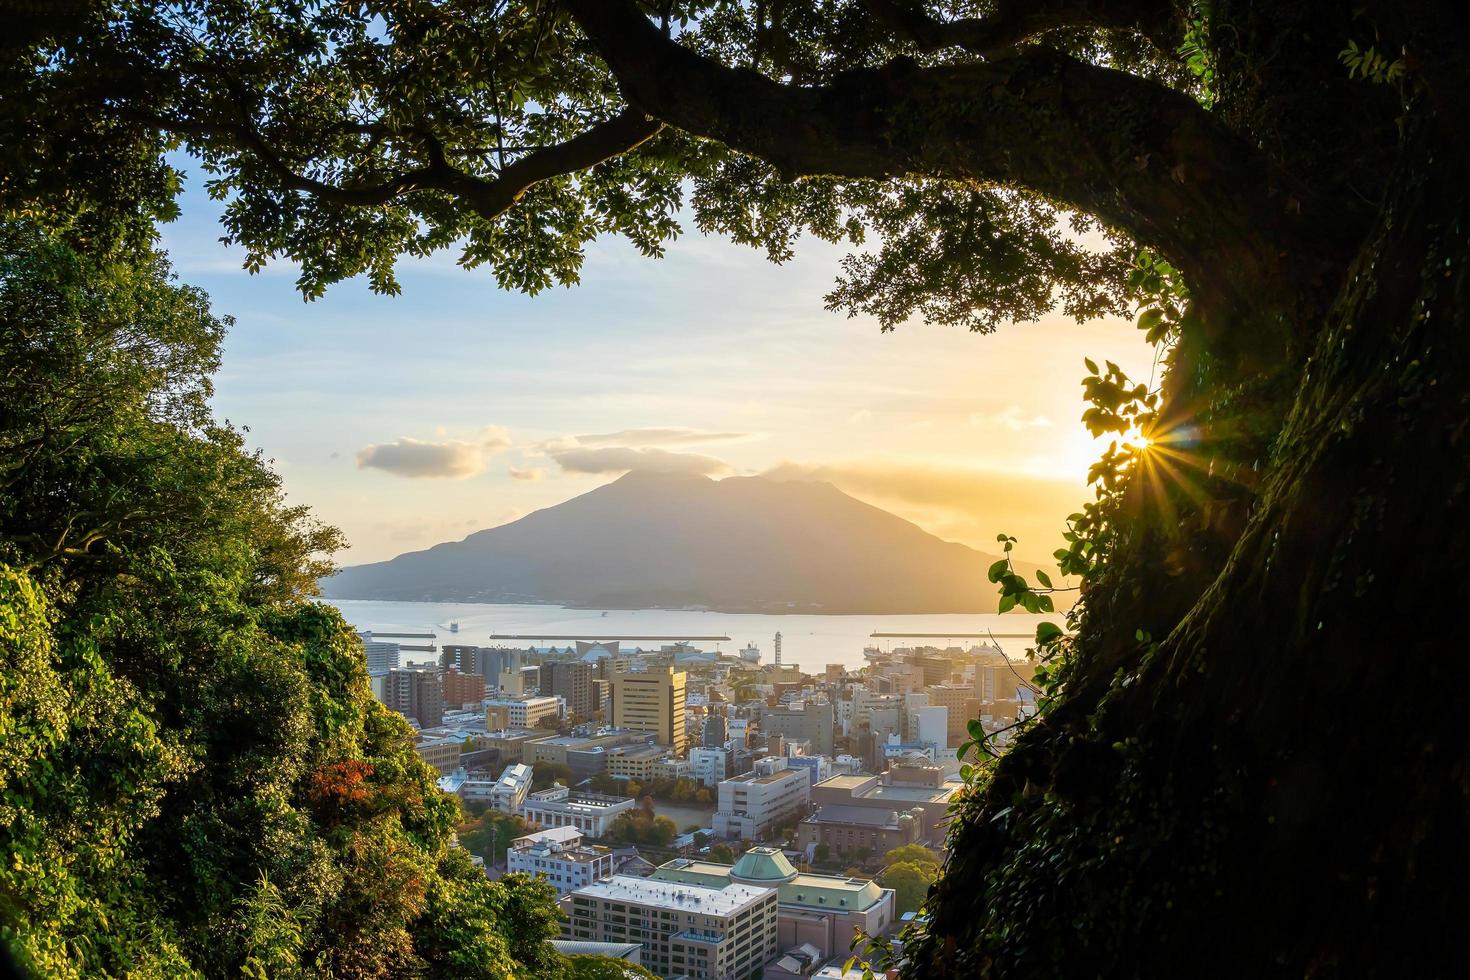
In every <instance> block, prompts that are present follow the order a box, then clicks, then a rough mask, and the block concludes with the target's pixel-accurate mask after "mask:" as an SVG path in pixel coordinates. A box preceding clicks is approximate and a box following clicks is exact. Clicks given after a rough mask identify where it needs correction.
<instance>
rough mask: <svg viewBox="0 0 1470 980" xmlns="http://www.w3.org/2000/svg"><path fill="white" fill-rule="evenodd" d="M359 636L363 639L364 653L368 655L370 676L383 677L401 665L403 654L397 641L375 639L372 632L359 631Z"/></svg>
mask: <svg viewBox="0 0 1470 980" xmlns="http://www.w3.org/2000/svg"><path fill="white" fill-rule="evenodd" d="M357 636H358V638H359V639H360V640H362V649H363V653H364V654H365V655H366V656H367V669H368V676H369V677H381V676H383V675H384V674H387V673H388V671H390V670H395V669H396V668H397V667H398V666H399V658H400V657H401V656H402V654H401V653H400V651H399V647H398V644H397V643H389V642H388V641H387V640H375V639H373V634H372V633H371V632H366V633H359V634H357Z"/></svg>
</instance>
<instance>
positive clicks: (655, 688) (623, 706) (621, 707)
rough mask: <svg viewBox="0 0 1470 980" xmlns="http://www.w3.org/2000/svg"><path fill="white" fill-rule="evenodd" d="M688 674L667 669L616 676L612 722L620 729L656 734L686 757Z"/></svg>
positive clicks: (662, 741) (614, 678)
mask: <svg viewBox="0 0 1470 980" xmlns="http://www.w3.org/2000/svg"><path fill="white" fill-rule="evenodd" d="M686 677H687V675H686V674H685V673H684V671H682V670H674V669H673V668H672V667H666V668H664V669H662V670H657V671H647V672H645V673H641V674H630V673H617V674H614V675H613V677H612V722H613V724H614V725H615V726H616V727H618V728H631V729H634V730H635V731H640V732H653V733H654V734H655V736H656V737H657V739H658V741H659V742H660V743H661V744H663V745H667V746H668V747H669V748H670V749H672V750H673V754H674V755H683V754H684V749H685V745H686V739H685V735H684V698H685V680H686Z"/></svg>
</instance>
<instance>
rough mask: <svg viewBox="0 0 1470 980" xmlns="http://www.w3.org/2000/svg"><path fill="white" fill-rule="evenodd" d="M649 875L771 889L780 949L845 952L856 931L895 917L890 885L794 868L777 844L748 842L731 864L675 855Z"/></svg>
mask: <svg viewBox="0 0 1470 980" xmlns="http://www.w3.org/2000/svg"><path fill="white" fill-rule="evenodd" d="M652 877H653V878H655V879H658V880H661V881H672V882H680V883H683V884H689V885H703V886H705V887H708V888H723V887H725V886H726V885H730V884H737V885H747V886H754V887H759V888H774V889H775V890H776V891H777V893H778V894H777V901H778V905H777V914H776V926H777V935H778V942H777V946H778V948H780V949H790V948H792V947H795V946H800V945H801V944H803V943H806V944H808V945H811V946H813V947H815V948H816V949H817V950H818V951H820V953H821V955H822V956H823V957H829V956H835V955H837V954H838V953H846V952H847V951H848V949H849V944H850V943H851V942H852V936H853V932H854V931H855V930H858V929H861V930H863V931H864V932H866V933H868V934H870V935H882V934H883V933H885V932H887V931H888V930H889V929H890V928H891V927H892V926H893V924H894V922H895V919H896V916H897V913H896V911H895V903H894V895H893V890H892V889H891V888H883V887H881V886H880V885H879V884H878V883H877V882H875V881H872V880H871V879H868V878H848V877H845V876H842V875H821V874H809V873H807V872H803V871H798V870H797V868H796V866H795V865H793V864H792V863H791V861H790V860H788V859H787V857H786V855H785V854H784V853H782V851H781V850H780V849H779V848H775V847H752V848H751V849H750V850H748V851H746V852H745V853H744V854H743V855H741V856H740V860H738V861H736V862H735V865H734V867H731V866H730V865H728V864H715V863H713V862H711V861H691V860H687V859H685V858H679V859H676V860H673V861H670V862H668V863H667V864H664V865H661V866H660V867H659V869H658V870H657V871H655V872H654V873H653V875H652Z"/></svg>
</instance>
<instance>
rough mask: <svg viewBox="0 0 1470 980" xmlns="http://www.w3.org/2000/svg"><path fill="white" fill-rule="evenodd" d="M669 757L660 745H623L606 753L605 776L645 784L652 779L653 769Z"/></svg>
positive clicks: (667, 751) (666, 750) (665, 749)
mask: <svg viewBox="0 0 1470 980" xmlns="http://www.w3.org/2000/svg"><path fill="white" fill-rule="evenodd" d="M668 757H669V750H668V749H667V748H665V747H664V746H662V745H624V746H620V747H619V748H615V749H610V750H608V752H607V774H608V775H609V776H622V777H626V778H628V779H636V780H638V782H640V783H647V782H649V781H651V780H652V779H653V775H654V767H656V766H657V765H658V764H659V763H660V762H662V761H663V760H665V759H667V758H668Z"/></svg>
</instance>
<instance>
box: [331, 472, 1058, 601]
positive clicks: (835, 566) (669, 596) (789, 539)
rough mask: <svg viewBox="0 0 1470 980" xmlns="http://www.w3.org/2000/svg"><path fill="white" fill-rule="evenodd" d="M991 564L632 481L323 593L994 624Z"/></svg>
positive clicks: (927, 537) (350, 573)
mask: <svg viewBox="0 0 1470 980" xmlns="http://www.w3.org/2000/svg"><path fill="white" fill-rule="evenodd" d="M994 560H995V558H994V556H991V555H986V554H984V553H982V552H979V551H976V550H975V549H973V548H969V547H967V546H965V545H962V544H955V543H953V542H949V541H943V540H941V539H939V538H937V537H935V536H934V535H932V534H929V533H928V532H926V531H924V530H923V529H922V528H920V527H918V526H917V525H915V524H913V523H911V522H909V521H906V520H903V519H902V518H899V517H896V516H894V515H893V514H890V513H888V512H887V511H884V510H880V509H879V508H877V507H872V506H870V505H868V504H865V503H863V502H861V501H859V500H855V499H853V498H852V497H849V496H848V495H846V494H844V493H842V492H841V491H840V490H838V489H837V488H836V487H834V486H832V485H831V484H828V483H806V482H794V481H792V482H787V481H777V480H771V479H767V478H764V477H732V478H729V479H725V480H719V481H715V480H710V479H708V478H705V477H699V476H683V475H671V474H654V473H629V474H628V475H626V476H624V477H623V478H621V479H619V480H617V481H615V482H613V483H610V484H608V485H606V486H602V487H599V488H597V489H595V490H592V491H590V492H588V493H585V494H582V495H581V496H579V497H574V498H573V499H571V500H568V501H566V502H565V503H561V504H558V505H556V506H554V507H548V508H546V509H544V510H539V511H536V512H535V513H533V514H528V515H527V516H525V517H523V518H521V519H520V520H518V521H515V522H514V523H511V524H506V525H503V526H501V527H496V528H490V529H488V530H484V531H478V532H476V533H474V534H471V535H470V536H469V537H467V538H465V539H464V540H463V541H456V542H447V543H444V544H439V545H435V546H434V547H432V548H429V549H427V550H425V551H417V552H411V553H409V554H404V555H399V556H398V557H397V558H394V559H392V560H390V561H384V562H377V563H374V564H370V565H359V566H356V567H352V568H346V569H343V570H342V571H341V572H339V573H338V574H336V575H334V576H332V577H331V578H329V579H326V580H324V581H323V582H322V588H323V592H324V593H325V595H326V596H327V597H328V598H333V599H379V600H427V601H441V602H442V601H485V602H550V603H558V604H562V605H570V606H584V607H589V606H590V607H603V608H655V607H678V606H707V607H709V608H711V609H718V610H723V611H729V612H740V611H747V612H754V611H763V612H774V611H785V610H801V611H806V612H812V611H821V612H830V613H873V614H878V613H939V612H994V611H995V607H996V596H995V588H994V586H992V585H990V583H988V582H987V581H986V579H985V572H986V569H987V567H988V566H989V564H990V563H991V562H992V561H994ZM1028 570H1029V569H1028Z"/></svg>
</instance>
